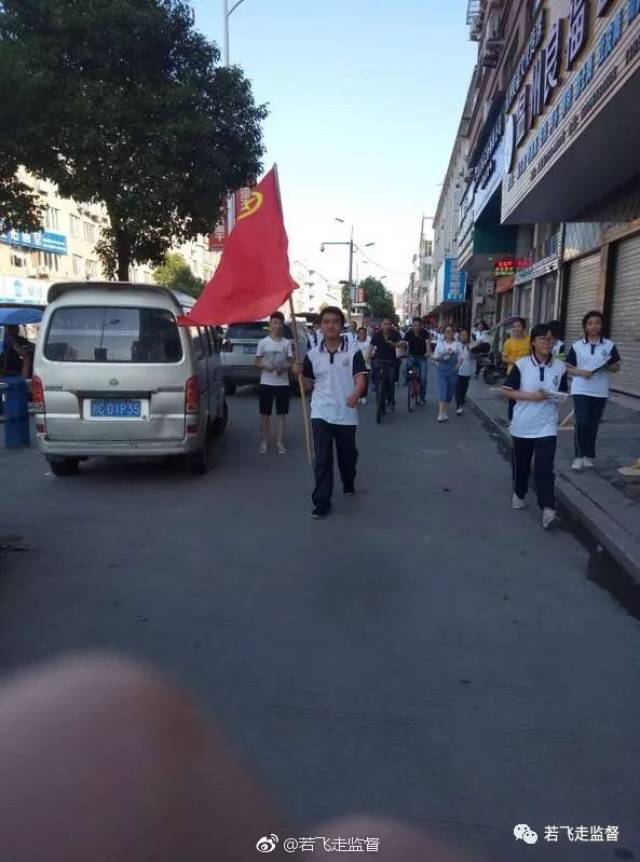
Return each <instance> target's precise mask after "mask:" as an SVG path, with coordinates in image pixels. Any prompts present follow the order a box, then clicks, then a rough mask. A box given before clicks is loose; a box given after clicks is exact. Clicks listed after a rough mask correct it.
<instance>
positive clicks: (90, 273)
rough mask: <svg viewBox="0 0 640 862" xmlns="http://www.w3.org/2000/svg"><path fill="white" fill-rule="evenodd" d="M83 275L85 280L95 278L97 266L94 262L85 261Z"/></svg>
mask: <svg viewBox="0 0 640 862" xmlns="http://www.w3.org/2000/svg"><path fill="white" fill-rule="evenodd" d="M85 274H86V276H87V278H95V277H96V275H97V274H98V266H97V264H96V262H95V260H86V261H85Z"/></svg>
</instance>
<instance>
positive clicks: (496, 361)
mask: <svg viewBox="0 0 640 862" xmlns="http://www.w3.org/2000/svg"><path fill="white" fill-rule="evenodd" d="M515 319H516V318H515V317H507V318H505V320H502V321H501V322H500V323H498V324H497V325H496V326H495V327H494V328H493V329H491V330H489V333H490V335H491V336H492V338H491V342H490V344H488V346H489V350H488V351H485V352H484V353H479V355H478V371H479V373H480V374H482V379H483V380H484V382H485V383H486V384H487V386H495V385H496V384H497V383H499V382H500V381H501V380H504V378H505V377H506V376H507V365H506V363H505V362H504V360H503V358H502V345H503V344H504V342H505V336H506V330H507V329H508V328H509V327H511V326H512V324H513V321H514V320H515ZM485 343H486V342H485Z"/></svg>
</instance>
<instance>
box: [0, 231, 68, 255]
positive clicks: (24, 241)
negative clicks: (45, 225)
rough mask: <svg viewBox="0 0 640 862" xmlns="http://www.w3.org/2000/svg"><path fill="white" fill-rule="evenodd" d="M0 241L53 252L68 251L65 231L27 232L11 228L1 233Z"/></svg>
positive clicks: (61, 252) (64, 252)
mask: <svg viewBox="0 0 640 862" xmlns="http://www.w3.org/2000/svg"><path fill="white" fill-rule="evenodd" d="M0 242H2V243H4V244H5V245H12V246H16V247H19V248H35V249H37V250H38V251H49V252H51V253H52V254H66V253H67V238H66V236H65V235H64V234H63V233H52V232H51V231H49V230H45V231H35V232H34V233H26V232H25V231H21V230H10V231H7V233H3V234H0Z"/></svg>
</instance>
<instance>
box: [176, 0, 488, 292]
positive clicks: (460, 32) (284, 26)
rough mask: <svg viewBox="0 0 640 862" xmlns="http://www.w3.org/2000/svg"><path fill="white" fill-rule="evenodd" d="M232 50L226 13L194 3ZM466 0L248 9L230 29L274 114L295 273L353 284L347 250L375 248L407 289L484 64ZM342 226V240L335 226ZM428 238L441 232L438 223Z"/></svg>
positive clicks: (251, 2)
mask: <svg viewBox="0 0 640 862" xmlns="http://www.w3.org/2000/svg"><path fill="white" fill-rule="evenodd" d="M192 3H193V7H194V9H195V14H196V24H197V26H198V27H199V29H201V30H202V31H204V32H205V33H206V34H207V36H209V37H210V38H212V39H213V40H214V41H215V42H217V43H218V45H219V46H220V48H222V0H192ZM466 7H467V2H466V0H377V2H373V0H245V2H244V3H243V5H242V6H240V7H239V8H238V9H237V10H236V12H234V14H233V15H232V16H231V62H232V63H237V64H238V65H240V66H242V67H243V69H244V71H245V74H246V75H247V77H248V78H249V79H250V80H251V82H252V85H253V91H254V96H255V98H256V100H257V101H258V102H260V103H268V105H269V110H270V114H269V118H268V119H267V121H266V124H265V141H266V145H267V156H266V158H265V166H266V167H269V166H270V165H271V164H272V163H273V162H277V163H278V169H279V173H280V183H281V188H282V197H283V204H284V212H285V220H286V225H287V232H288V234H289V242H290V257H291V260H292V261H293V260H295V259H302V260H304V261H305V262H307V263H308V265H309V266H310V267H311V268H312V269H315V270H317V271H318V272H321V273H323V274H324V275H326V276H327V277H328V278H329V279H331V280H335V281H337V280H339V279H343V278H346V277H347V249H346V248H341V247H336V248H328V249H327V250H326V252H325V253H324V254H321V253H320V243H321V242H322V241H323V240H327V241H328V240H336V241H340V240H346V239H348V234H349V228H348V225H349V224H351V223H353V225H354V228H355V239H356V242H358V243H360V244H364V243H367V242H375V243H376V245H375V247H373V248H371V249H369V250H368V252H369V253H370V255H371V257H372V258H373V260H374V261H375V262H376V263H378V264H380V265H382V266H383V267H384V269H379V268H377V267H376V266H374V265H372V264H366V265H360V266H359V275H360V278H362V277H364V276H366V275H369V274H370V275H378V276H380V275H384V274H385V271H387V270H388V271H389V273H388V275H387V278H386V280H385V283H386V284H387V286H388V287H389V288H390V289H391V290H393V291H400V290H403V289H404V288H405V287H406V284H407V281H408V273H409V271H410V269H411V258H412V255H413V254H414V253H415V252H416V251H417V249H418V243H419V238H420V223H421V218H422V214H423V213H424V214H425V215H433V214H434V211H435V207H436V204H437V201H438V196H439V193H440V187H439V185H438V184H439V183H442V181H443V179H444V174H445V171H446V168H447V165H448V161H449V155H450V152H451V147H452V144H453V140H454V136H455V133H456V130H457V127H458V124H459V121H460V115H461V111H462V107H463V104H464V99H465V96H466V92H467V88H468V85H469V81H470V76H471V71H472V68H473V63H474V59H475V48H476V46H475V45H474V43H472V42H469V39H468V31H467V28H466V23H465V22H466ZM336 216H337V217H340V218H343V219H345V222H346V223H347V224H346V225H345V226H342V225H340V224H338V223H337V222H335V221H334V218H335V217H336ZM428 224H429V225H430V223H428Z"/></svg>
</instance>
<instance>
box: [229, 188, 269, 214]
mask: <svg viewBox="0 0 640 862" xmlns="http://www.w3.org/2000/svg"><path fill="white" fill-rule="evenodd" d="M263 200H264V198H263V197H262V195H261V193H260V192H256V191H253V192H251V195H250V196H249V197H248V198H247V200H246V201H245V202H244V203H243V204H242V209H241V210H240V215H239V216H238V217H237V219H236V221H241V220H242V219H243V218H249V216H252V215H254V213H257V212H258V210H259V209H260V207H261V206H262V201H263Z"/></svg>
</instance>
